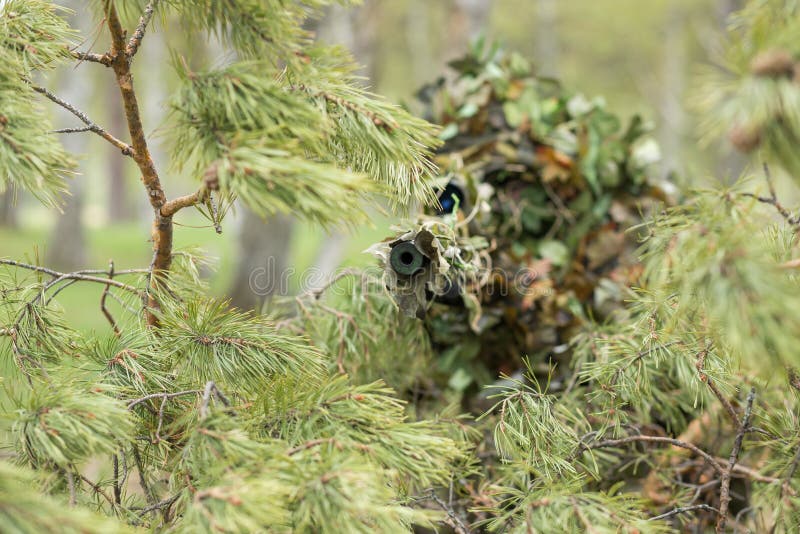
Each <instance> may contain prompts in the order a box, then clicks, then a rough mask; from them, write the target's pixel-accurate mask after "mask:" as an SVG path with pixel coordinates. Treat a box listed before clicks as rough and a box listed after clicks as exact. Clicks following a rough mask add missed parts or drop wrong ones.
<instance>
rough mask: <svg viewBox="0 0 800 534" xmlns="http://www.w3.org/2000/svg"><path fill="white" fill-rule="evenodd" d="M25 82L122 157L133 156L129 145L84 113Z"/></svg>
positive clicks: (68, 131)
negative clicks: (117, 150) (64, 110)
mask: <svg viewBox="0 0 800 534" xmlns="http://www.w3.org/2000/svg"><path fill="white" fill-rule="evenodd" d="M26 81H27V82H28V83H29V84H30V86H31V89H33V90H34V91H36V92H37V93H39V94H42V95H44V96H46V97H47V98H49V99H50V100H52V101H53V102H55V103H56V104H58V105H59V106H61V107H62V108H64V109H66V110H67V111H69V112H70V113H72V114H73V115H75V116H76V117H78V118H79V119H80V120H81V122H83V123H84V124H85V125H86V126H87V128H88V131H91V132H94V133H96V134H97V135H99V136H100V137H102V138H103V139H105V140H106V141H108V142H109V143H111V144H112V145H114V146H115V147H117V148H118V149H120V150H121V151H122V154H123V155H125V156H133V148H132V147H131V146H130V145H128V144H126V143H124V142H122V141H120V140H119V139H117V138H116V137H114V136H113V135H111V134H110V133H108V132H107V131H106V130H104V129H103V128H101V127H100V126H98V125H97V124H95V123H94V122H92V120H91V119H89V117H88V116H87V115H86V113H84V112H83V111H81V110H79V109H78V108H76V107H75V106H73V105H72V104H70V103H69V102H67V101H65V100H63V99H61V98H59V97H57V96H56V95H54V94H53V93H51V92H50V91H48V90H47V89H45V88H44V87H40V86H38V85H33V84H32V83H31V82H30V81H29V80H26ZM77 131H78V130H76V129H68V130H67V131H59V130H56V132H57V133H75V132H77ZM134 159H135V158H134Z"/></svg>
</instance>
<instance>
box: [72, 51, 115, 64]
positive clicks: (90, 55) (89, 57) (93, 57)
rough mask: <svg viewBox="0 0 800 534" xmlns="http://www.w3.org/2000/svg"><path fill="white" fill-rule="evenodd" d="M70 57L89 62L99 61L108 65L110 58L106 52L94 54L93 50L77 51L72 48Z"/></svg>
mask: <svg viewBox="0 0 800 534" xmlns="http://www.w3.org/2000/svg"><path fill="white" fill-rule="evenodd" d="M72 57H74V58H75V59H77V60H78V61H89V62H91V63H100V64H101V65H103V66H106V67H110V66H111V61H112V58H111V56H110V55H108V54H96V53H94V52H78V51H75V50H73V51H72Z"/></svg>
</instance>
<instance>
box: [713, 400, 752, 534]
mask: <svg viewBox="0 0 800 534" xmlns="http://www.w3.org/2000/svg"><path fill="white" fill-rule="evenodd" d="M755 399H756V388H751V389H750V393H749V394H748V395H747V405H746V406H745V410H744V417H743V418H742V424H741V425H740V426H739V431H738V432H737V433H736V439H735V440H734V442H733V449H731V456H730V458H729V459H728V468H727V469H726V470H725V471H724V472H723V473H722V482H721V483H720V492H719V515H718V517H717V525H716V532H717V534H721V533H723V532H725V524H726V523H727V521H728V505H729V504H730V502H731V495H730V489H731V473H732V472H733V468H734V466H735V465H736V461H737V460H738V459H739V453H740V452H741V450H742V442H743V441H744V435H745V433H746V429H747V428H748V426H749V424H750V416H751V415H752V412H753V402H754V401H755Z"/></svg>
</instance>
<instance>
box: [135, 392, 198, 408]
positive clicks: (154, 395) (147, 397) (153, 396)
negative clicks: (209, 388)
mask: <svg viewBox="0 0 800 534" xmlns="http://www.w3.org/2000/svg"><path fill="white" fill-rule="evenodd" d="M201 393H203V392H202V391H200V390H199V389H187V390H186V391H176V392H175V393H151V394H150V395H145V396H144V397H139V398H138V399H133V400H130V401H128V409H129V410H130V409H132V408H133V407H135V406H136V405H138V404H141V403H143V402H145V401H148V400H151V399H158V398H164V399H172V398H175V397H181V396H184V395H199V394H201Z"/></svg>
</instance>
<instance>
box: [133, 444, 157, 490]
mask: <svg viewBox="0 0 800 534" xmlns="http://www.w3.org/2000/svg"><path fill="white" fill-rule="evenodd" d="M133 460H134V461H135V462H136V470H137V471H139V485H140V486H142V490H143V491H144V495H145V497H146V498H147V503H148V504H150V505H153V504H155V503H157V502H158V500H157V499H156V498H155V495H154V494H153V491H152V490H151V489H150V484H149V483H148V482H147V475H146V474H145V472H144V462H142V455H141V454H140V453H139V447H137V446H136V445H134V446H133Z"/></svg>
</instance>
